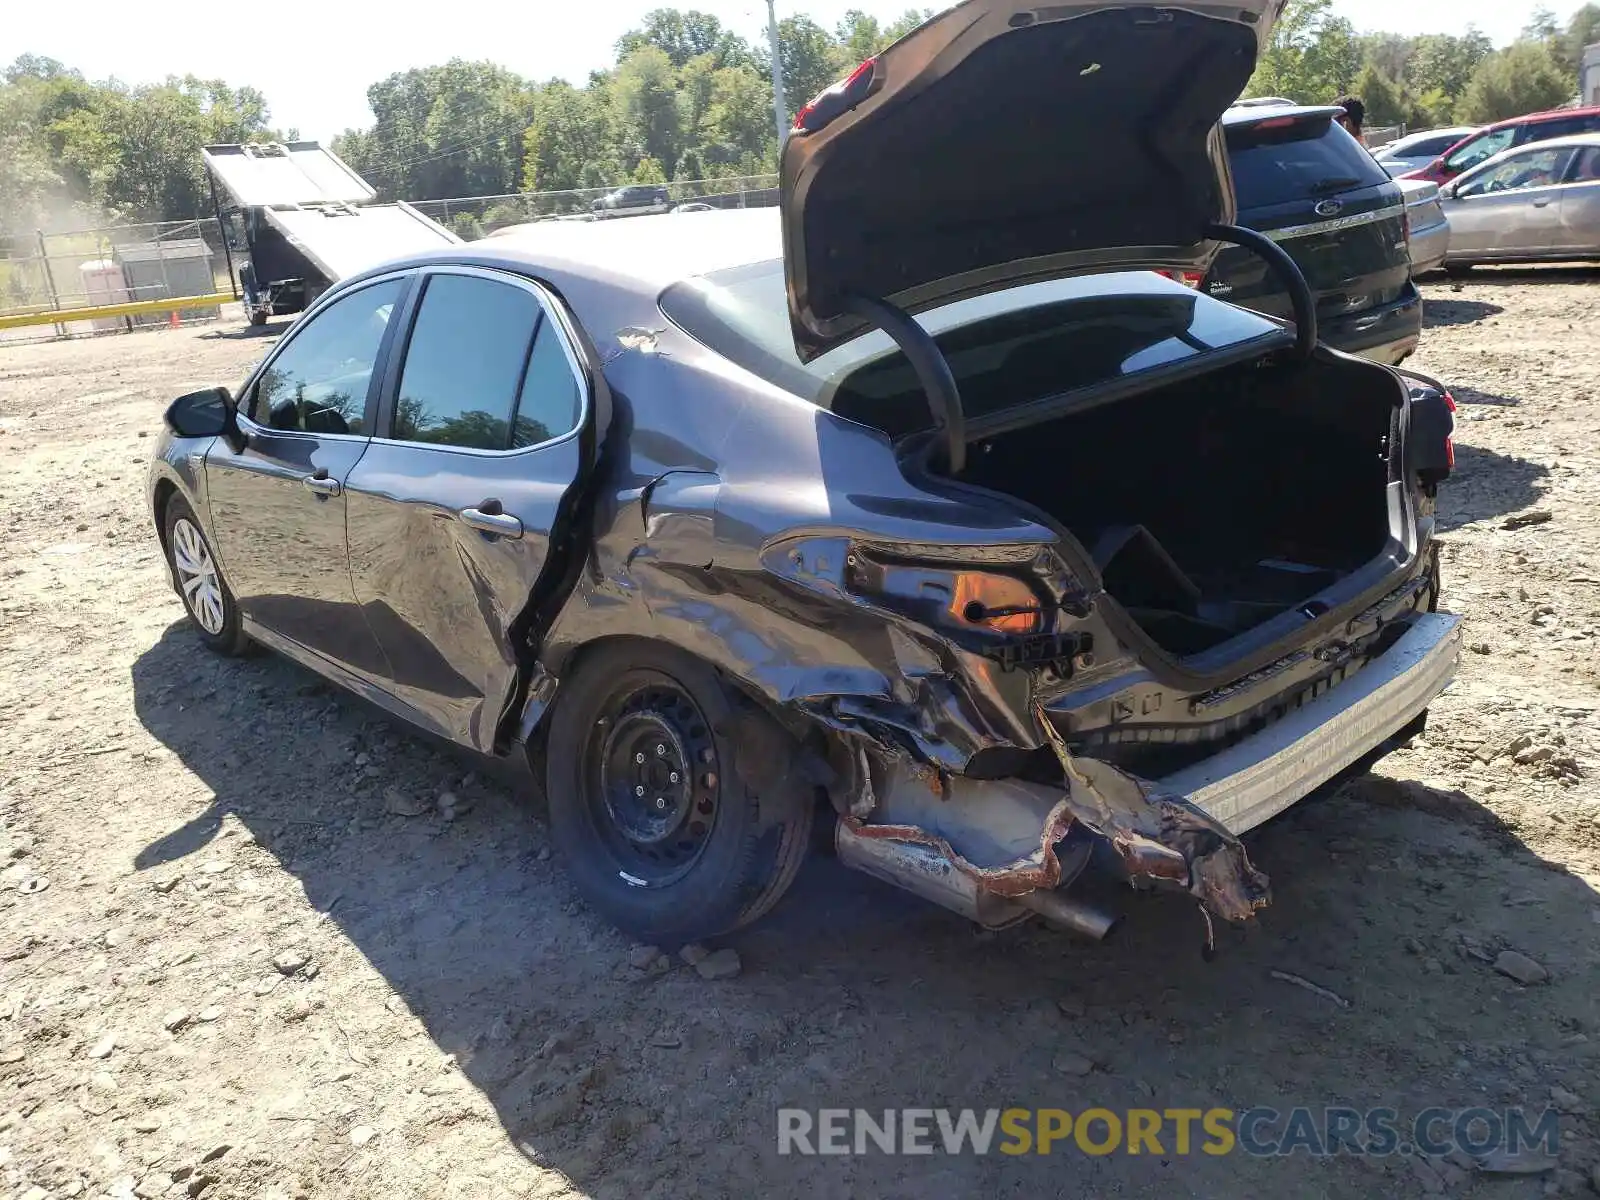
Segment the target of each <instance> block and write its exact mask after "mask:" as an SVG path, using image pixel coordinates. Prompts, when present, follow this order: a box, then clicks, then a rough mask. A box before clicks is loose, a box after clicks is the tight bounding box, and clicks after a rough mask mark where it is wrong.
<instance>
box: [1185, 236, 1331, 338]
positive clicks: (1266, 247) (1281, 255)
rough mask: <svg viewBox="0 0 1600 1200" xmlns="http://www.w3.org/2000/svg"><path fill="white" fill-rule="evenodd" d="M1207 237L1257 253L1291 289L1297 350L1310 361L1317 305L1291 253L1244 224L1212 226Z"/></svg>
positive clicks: (1314, 334) (1314, 335) (1290, 296)
mask: <svg viewBox="0 0 1600 1200" xmlns="http://www.w3.org/2000/svg"><path fill="white" fill-rule="evenodd" d="M1206 236H1207V237H1210V238H1215V239H1216V240H1217V241H1219V242H1232V243H1233V244H1234V245H1235V246H1242V247H1244V249H1246V250H1251V251H1254V252H1255V254H1256V257H1258V258H1260V259H1263V260H1264V261H1265V262H1266V264H1267V266H1268V267H1270V268H1271V270H1272V273H1273V274H1274V275H1276V276H1277V277H1278V279H1279V281H1280V282H1282V283H1283V284H1284V286H1286V287H1287V288H1288V289H1289V303H1290V304H1291V305H1293V306H1294V349H1295V353H1296V354H1297V355H1299V356H1300V357H1301V358H1310V357H1311V352H1312V351H1313V350H1315V349H1316V348H1317V302H1316V298H1315V297H1313V296H1312V294H1311V285H1310V284H1309V283H1307V282H1306V277H1305V276H1304V275H1303V274H1301V272H1300V267H1299V266H1298V265H1297V264H1296V263H1295V261H1294V259H1292V258H1290V257H1289V252H1288V251H1287V250H1285V249H1284V248H1283V247H1282V246H1280V245H1278V243H1277V242H1275V241H1273V240H1272V239H1271V238H1269V237H1267V236H1266V235H1265V234H1262V233H1258V232H1257V231H1256V230H1254V229H1245V228H1244V227H1243V226H1241V225H1210V226H1207V228H1206Z"/></svg>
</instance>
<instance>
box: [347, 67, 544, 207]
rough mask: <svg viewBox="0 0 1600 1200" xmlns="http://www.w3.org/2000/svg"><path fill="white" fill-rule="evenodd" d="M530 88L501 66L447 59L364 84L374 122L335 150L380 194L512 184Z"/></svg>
mask: <svg viewBox="0 0 1600 1200" xmlns="http://www.w3.org/2000/svg"><path fill="white" fill-rule="evenodd" d="M535 102H536V96H535V92H534V89H533V88H532V87H531V86H530V85H529V84H528V83H527V82H526V81H525V80H523V79H522V78H521V77H519V76H517V75H515V74H513V73H512V72H510V71H507V70H506V69H505V68H504V67H499V66H496V65H495V64H493V63H488V62H467V61H465V60H462V59H452V60H450V61H449V62H447V63H445V64H444V65H443V66H436V67H422V68H417V69H413V70H410V71H400V72H396V73H395V74H393V75H390V76H389V77H388V78H386V79H382V80H380V81H378V82H377V83H375V84H373V85H372V86H371V87H369V88H368V89H367V103H368V105H369V106H370V107H371V108H372V112H373V115H374V116H375V117H376V118H377V120H376V123H375V124H374V125H373V127H372V129H371V130H370V131H367V134H368V135H367V136H366V137H364V138H359V139H357V138H351V137H349V136H348V135H342V136H341V137H340V138H339V139H337V140H336V142H335V147H334V148H335V149H336V150H337V152H338V153H339V154H340V155H341V156H342V157H344V158H345V160H346V161H347V162H349V163H350V165H351V166H352V167H354V168H355V169H356V171H357V172H359V173H360V174H361V175H363V176H366V177H367V179H368V180H369V181H370V182H371V183H372V184H373V185H374V186H375V187H377V188H378V189H379V191H380V192H381V193H382V194H383V195H384V196H385V197H386V198H404V199H410V200H431V199H436V198H439V197H444V196H484V195H495V194H497V193H502V192H511V191H515V190H516V189H517V187H518V184H519V183H520V179H521V173H522V162H523V159H524V157H525V153H524V151H525V147H524V145H523V138H524V135H525V133H526V131H527V128H528V126H529V125H530V124H531V123H532V121H533V118H534V107H535Z"/></svg>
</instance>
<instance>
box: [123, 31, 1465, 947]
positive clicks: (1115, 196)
mask: <svg viewBox="0 0 1600 1200" xmlns="http://www.w3.org/2000/svg"><path fill="white" fill-rule="evenodd" d="M1277 7H1278V4H1277V2H1276V0H1240V3H1238V4H1236V5H1234V6H1232V7H1230V8H1227V9H1218V8H1205V9H1203V10H1200V9H1186V8H1151V7H1149V6H1133V5H1120V4H1115V3H1113V4H1111V5H1110V6H1107V5H1106V4H1105V3H1104V0H1094V2H1093V3H1092V4H1091V3H1089V2H1088V0H1084V2H1083V3H1072V2H1070V0H1069V2H1068V3H1065V4H1058V5H1053V6H1050V7H1044V8H1035V7H1032V6H1030V5H1029V4H1027V3H1024V2H1023V0H968V2H967V3H965V4H961V5H958V6H957V7H955V8H953V9H951V10H949V11H947V12H945V13H944V14H942V15H940V16H938V17H936V18H934V19H932V20H931V21H930V22H928V23H927V24H925V25H923V26H921V27H920V28H918V29H916V30H915V31H913V32H912V33H910V34H909V35H907V36H906V37H905V38H904V39H902V40H901V41H900V42H898V43H896V44H895V45H894V46H892V47H891V48H889V49H888V50H886V51H885V52H884V53H883V54H882V55H881V56H879V57H878V58H876V59H874V60H871V61H869V62H868V63H865V64H863V65H862V67H861V68H860V69H858V70H857V71H856V72H855V73H853V74H852V75H851V76H850V77H849V78H848V79H846V80H844V81H842V82H841V83H839V84H838V85H836V86H835V87H833V88H831V89H829V90H828V91H827V92H825V93H823V94H822V95H821V96H819V97H817V99H816V100H815V101H813V102H812V103H811V104H810V105H808V106H806V107H805V108H804V109H803V110H802V111H801V113H800V115H799V116H798V117H797V119H796V124H795V129H794V131H793V133H792V135H791V136H790V137H789V139H788V140H787V142H786V145H785V148H784V151H783V159H782V183H781V205H780V207H779V208H777V209H771V210H765V211H746V212H726V213H723V212H718V213H703V214H700V215H699V216H697V217H696V218H695V219H694V220H692V221H686V220H683V219H681V218H679V217H676V216H671V215H664V216H641V217H638V218H635V219H633V220H628V221H611V222H596V223H586V224H568V223H559V222H550V223H547V224H542V225H537V226H533V227H529V228H526V229H522V230H519V231H516V232H514V233H507V234H504V235H502V236H498V237H495V238H492V239H487V240H485V241H482V242H479V243H476V244H469V245H458V246H452V247H448V248H444V249H441V250H439V251H437V252H433V253H429V254H426V255H423V256H420V257H415V258H410V259H405V260H402V261H397V262H392V263H389V264H388V265H386V266H384V267H382V268H380V269H375V270H371V271H368V272H366V273H364V274H362V275H359V276H356V277H353V278H349V279H346V280H344V281H342V282H341V283H339V284H338V285H337V286H336V287H334V288H333V289H331V290H330V291H329V292H328V293H327V294H326V295H324V296H323V297H322V298H321V299H320V300H319V302H318V303H317V304H316V305H315V306H314V307H313V308H312V309H310V310H309V311H308V312H307V313H306V314H305V315H304V316H303V317H302V318H301V319H300V320H299V321H297V322H296V324H295V325H294V326H293V327H292V328H291V329H290V331H289V332H288V333H287V334H286V335H285V336H284V337H283V338H282V340H281V341H280V342H279V343H278V344H277V345H276V346H275V347H274V348H273V349H272V351H271V352H270V353H269V354H268V355H267V357H266V359H265V361H263V362H262V363H261V364H260V365H259V366H258V367H257V368H256V369H255V370H254V371H253V372H252V373H251V374H250V376H249V378H247V379H246V380H244V381H243V383H242V384H241V385H239V386H237V388H223V387H217V388H214V389H211V390H208V391H204V392H197V393H194V394H192V395H189V396H185V397H182V398H180V399H178V400H177V401H175V402H174V403H173V404H172V406H171V408H170V409H169V410H168V413H167V418H166V424H167V429H166V431H165V434H164V437H163V439H162V441H161V442H160V444H159V446H158V448H157V451H156V455H155V458H154V461H153V463H152V465H151V471H150V481H149V485H150V486H149V498H150V504H151V512H152V515H153V517H154V522H155V527H156V530H157V532H158V534H159V537H160V542H161V546H162V548H163V550H164V551H165V554H166V557H167V561H168V562H169V564H170V567H171V578H172V583H173V586H174V588H175V589H176V591H177V593H178V595H179V596H180V597H181V598H182V600H183V603H184V605H185V606H186V609H187V613H188V617H189V619H190V620H191V621H192V623H193V626H194V628H195V632H196V634H197V640H198V641H199V642H201V643H204V644H205V645H207V646H209V647H210V648H211V649H213V650H215V651H218V652H221V653H227V654H232V653H238V652H240V651H243V650H244V649H245V648H246V647H248V646H250V645H251V644H252V643H257V644H260V645H262V646H266V647H269V648H271V649H272V650H274V651H277V652H279V653H281V654H283V655H286V656H288V657H289V658H291V659H294V660H295V661H297V662H299V663H302V664H304V665H305V666H307V667H308V668H310V669H311V670H313V671H315V672H318V673H319V674H321V675H323V676H325V677H327V678H329V679H331V680H333V681H335V682H337V683H339V684H341V685H343V686H344V687H346V688H348V689H350V690H351V691H353V692H355V693H357V694H359V695H361V696H363V697H365V698H367V699H368V700H370V701H372V702H374V703H375V704H377V705H380V706H382V707H383V708H384V709H386V710H388V711H389V712H390V713H392V714H394V715H395V716H396V717H398V718H399V719H401V720H403V721H406V722H409V723H411V724H413V725H415V726H416V727H418V728H419V729H422V730H426V731H429V732H431V733H432V734H435V735H438V736H440V737H443V738H446V739H448V740H450V741H451V742H454V743H456V744H458V745H459V746H461V747H463V748H464V749H466V750H468V751H471V752H474V753H477V754H480V755H486V756H495V757H501V758H513V759H519V760H523V759H525V760H526V761H528V762H529V763H531V764H533V766H534V767H535V769H536V770H538V771H539V772H541V773H542V776H543V778H544V781H545V789H544V790H545V792H546V795H547V797H548V803H549V808H550V821H551V826H552V830H553V834H554V837H555V839H556V841H557V843H558V846H559V848H560V850H561V852H562V856H563V858H564V860H565V863H566V867H567V869H568V871H569V872H570V874H571V878H572V879H573V881H574V883H575V885H576V886H577V887H578V889H579V890H580V891H581V893H582V894H583V895H584V896H585V897H586V899H587V900H588V901H589V902H590V903H591V904H592V905H593V906H594V907H595V908H596V909H597V910H598V911H600V912H602V913H603V914H605V915H606V916H608V917H609V918H610V919H611V920H612V921H614V922H615V923H616V924H617V925H619V926H620V927H622V928H624V929H626V930H628V931H629V932H631V933H633V934H635V935H638V936H640V937H644V938H648V939H651V940H654V941H657V942H662V943H670V942H674V941H682V940H684V939H688V938H693V937H702V936H707V935H712V934H717V933H722V932H726V931H728V930H731V929H734V928H737V927H739V926H741V925H744V924H746V923H748V922H750V921H753V920H755V919H756V918H758V917H759V916H761V915H762V914H763V913H765V912H766V911H768V910H769V909H770V908H771V907H772V906H773V905H774V904H776V903H777V902H778V901H779V899H780V898H781V897H782V896H783V894H784V892H785V890H786V889H787V888H788V887H789V884H790V882H791V881H792V880H793V878H794V876H795V873H796V871H797V870H798V869H799V867H800V864H801V861H802V859H803V857H804V856H805V854H806V852H807V849H808V847H809V846H810V845H811V844H812V829H813V825H814V823H815V822H817V821H826V822H827V823H828V824H829V826H830V828H831V829H832V831H833V837H834V840H835V844H836V845H837V848H838V852H839V856H840V859H841V861H843V862H844V863H845V864H846V865H847V866H850V867H853V868H856V869H859V870H862V871H864V872H867V873H869V874H871V875H873V876H875V877H877V878H878V879H880V880H883V881H885V882H887V883H889V884H893V885H896V886H899V887H902V888H906V889H909V890H911V891H913V892H915V893H917V894H919V895H921V896H923V897H926V898H927V899H929V900H932V901H934V902H936V903H939V904H942V905H944V906H946V907H948V908H950V909H952V910H954V911H956V912H958V913H961V914H963V915H964V916H966V917H968V918H969V919H971V920H973V921H976V922H978V923H979V924H981V925H984V926H989V927H998V926H1002V925H1006V924H1009V923H1012V922H1015V921H1019V920H1023V919H1027V918H1030V917H1032V916H1035V915H1038V916H1043V917H1044V918H1045V919H1046V920H1048V921H1050V922H1051V923H1053V924H1055V925H1057V926H1059V927H1062V928H1065V929H1068V930H1072V931H1075V932H1077V933H1080V934H1084V935H1087V936H1090V937H1099V936H1103V935H1104V934H1105V933H1106V931H1107V930H1108V929H1109V928H1110V927H1111V925H1112V923H1113V920H1114V918H1115V915H1116V914H1115V913H1113V912H1108V911H1105V910H1103V909H1101V908H1099V907H1096V906H1093V905H1090V904H1089V903H1087V902H1086V901H1085V900H1084V899H1083V898H1082V896H1081V895H1080V893H1079V891H1078V890H1077V887H1076V885H1077V883H1078V880H1079V878H1080V876H1082V875H1083V874H1084V873H1085V872H1086V871H1090V870H1093V871H1100V870H1109V871H1111V872H1113V873H1115V874H1117V875H1119V876H1120V877H1122V878H1125V879H1127V880H1129V881H1132V882H1135V883H1138V884H1140V885H1145V884H1159V885H1162V886H1164V887H1166V888H1170V889H1173V890H1175V891H1177V892H1178V893H1180V894H1181V893H1187V894H1188V895H1189V896H1191V897H1192V898H1193V899H1194V900H1195V901H1196V902H1197V904H1198V906H1199V909H1200V911H1201V912H1202V913H1204V914H1206V918H1205V920H1204V922H1203V923H1201V924H1202V925H1203V928H1204V929H1205V930H1206V931H1209V930H1210V928H1211V925H1212V918H1213V917H1215V918H1221V919H1224V920H1231V921H1244V920H1247V919H1249V918H1250V917H1251V916H1252V915H1253V914H1254V913H1255V912H1256V911H1257V910H1259V909H1260V908H1261V907H1262V906H1263V905H1265V904H1266V903H1267V902H1268V900H1269V897H1270V889H1269V885H1268V881H1267V876H1266V874H1265V873H1264V872H1263V870H1262V869H1261V868H1260V867H1258V866H1257V865H1256V864H1254V863H1253V862H1251V860H1250V858H1249V856H1248V854H1247V853H1246V851H1245V848H1244V846H1243V845H1242V844H1241V842H1240V834H1242V833H1244V832H1245V831H1246V830H1249V829H1251V828H1253V827H1254V826H1256V825H1259V824H1260V823H1261V822H1263V821H1266V820H1268V819H1270V818H1271V817H1273V816H1274V815H1276V814H1277V813H1279V812H1281V811H1283V810H1284V809H1285V808H1287V807H1289V806H1290V805H1292V804H1294V803H1295V802H1297V801H1299V800H1300V799H1302V798H1303V797H1305V796H1306V795H1308V794H1309V793H1311V792H1312V791H1313V790H1314V789H1316V788H1318V787H1319V786H1320V785H1322V784H1324V783H1325V782H1326V781H1328V780H1329V779H1331V778H1333V777H1334V776H1335V775H1337V774H1339V773H1341V772H1345V771H1349V770H1354V769H1359V768H1360V767H1361V766H1362V765H1363V764H1364V763H1367V762H1369V761H1371V760H1372V759H1373V758H1374V757H1375V756H1377V755H1379V754H1381V753H1383V751H1384V750H1385V749H1386V748H1387V747H1389V746H1390V745H1392V744H1394V743H1395V742H1396V740H1397V739H1403V738H1405V737H1408V736H1410V735H1412V734H1414V733H1415V731H1416V730H1418V729H1419V728H1420V727H1421V723H1422V721H1423V719H1424V717H1425V714H1426V710H1427V707H1428V705H1429V703H1430V701H1431V700H1432V699H1433V698H1434V696H1435V695H1436V694H1438V692H1439V691H1440V690H1442V689H1443V688H1444V687H1445V685H1446V684H1447V683H1448V681H1449V679H1450V677H1451V675H1452V673H1453V671H1454V669H1455V664H1456V657H1457V653H1458V646H1459V634H1458V630H1457V623H1456V619H1455V618H1454V617H1452V616H1449V615H1448V614H1446V613H1444V612H1440V611H1439V610H1438V609H1439V597H1440V587H1441V584H1440V573H1439V559H1438V555H1437V552H1436V549H1435V546H1434V540H1433V534H1434V521H1435V518H1434V497H1435V494H1436V491H1437V488H1438V487H1439V486H1440V484H1441V483H1442V482H1443V481H1444V480H1445V479H1446V477H1447V476H1448V475H1449V474H1450V469H1451V461H1452V458H1451V456H1452V451H1451V442H1450V435H1451V422H1452V418H1451V415H1450V414H1451V410H1452V407H1453V405H1452V403H1451V401H1450V398H1449V395H1448V393H1447V392H1446V391H1445V390H1444V388H1443V387H1442V386H1441V385H1438V384H1436V383H1434V382H1432V381H1428V380H1425V379H1422V378H1420V377H1418V376H1414V375H1408V374H1403V373H1401V372H1399V371H1398V370H1396V369H1393V368H1390V367H1387V366H1382V365H1379V364H1376V363H1373V362H1369V361H1365V360H1361V359H1357V358H1352V357H1349V356H1347V355H1344V354H1341V353H1339V352H1336V351H1333V350H1330V349H1328V348H1326V347H1324V346H1322V345H1320V344H1319V343H1318V342H1317V338H1316V304H1315V302H1314V300H1313V298H1312V295H1311V292H1310V289H1309V288H1308V287H1307V285H1306V283H1305V281H1304V279H1303V278H1301V277H1300V275H1299V273H1298V271H1297V270H1296V268H1295V266H1294V264H1293V262H1292V261H1291V260H1290V259H1289V258H1288V256H1287V255H1286V254H1284V253H1283V251H1282V250H1281V249H1279V248H1278V247H1277V246H1276V244H1275V243H1274V242H1273V241H1272V240H1271V239H1269V238H1266V237H1264V236H1262V235H1260V234H1253V233H1252V232H1251V231H1249V230H1246V229H1240V228H1238V227H1236V226H1235V225H1233V224H1232V218H1233V215H1234V208H1235V204H1234V198H1233V193H1232V184H1231V178H1230V175H1229V172H1228V168H1227V162H1226V147H1225V144H1224V141H1223V138H1222V136H1221V134H1220V132H1219V131H1218V128H1217V121H1218V118H1219V117H1220V115H1221V114H1222V112H1223V110H1224V109H1225V108H1226V107H1227V106H1228V104H1229V102H1230V101H1231V100H1232V99H1233V98H1234V97H1235V96H1237V95H1238V94H1239V92H1240V90H1241V89H1242V88H1243V86H1244V84H1245V81H1246V80H1247V79H1248V78H1249V76H1250V73H1251V71H1252V69H1253V67H1254V64H1255V61H1256V56H1257V51H1258V49H1259V47H1260V46H1261V44H1262V39H1264V38H1266V37H1268V36H1269V34H1270V27H1271V24H1272V22H1271V17H1272V15H1273V13H1274V12H1275V10H1276V9H1277ZM1020 112H1027V113H1028V114H1029V119H1028V120H1026V121H1019V120H1017V119H1016V114H1018V113H1020ZM1041 126H1044V127H1049V128H1051V129H1052V130H1055V131H1056V132H1057V134H1058V135H1059V136H1060V137H1062V138H1064V139H1065V141H1066V144H1067V146H1068V147H1069V148H1070V147H1076V148H1077V149H1078V150H1080V151H1082V153H1078V152H1069V153H1062V154H1050V155H1041V154H1039V153H1037V150H1036V145H1035V143H1034V131H1035V130H1036V129H1037V128H1039V127H1041ZM1086 155H1093V156H1094V157H1096V158H1097V159H1099V158H1105V157H1110V158H1111V159H1113V160H1115V161H1114V162H1113V163H1112V164H1111V166H1112V169H1110V170H1103V171H1102V170H1097V171H1094V172H1091V173H1089V174H1087V175H1085V174H1083V173H1081V172H1080V171H1079V170H1078V169H1077V166H1076V164H1078V163H1079V162H1081V161H1083V159H1084V157H1085V156H1086ZM907 179H915V180H917V186H916V187H915V188H914V189H910V190H908V189H907V188H906V187H905V181H906V180H907ZM1130 185H1131V186H1130ZM1228 243H1236V244H1238V245H1241V246H1243V247H1245V248H1246V249H1248V250H1250V251H1251V252H1253V253H1256V254H1258V255H1260V256H1261V258H1262V260H1263V262H1264V263H1265V264H1266V269H1268V270H1271V271H1274V272H1277V273H1278V275H1279V278H1280V279H1281V280H1282V282H1283V286H1284V288H1285V290H1286V292H1287V293H1288V294H1289V295H1290V296H1291V297H1292V298H1293V317H1292V319H1285V320H1279V319H1274V318H1269V317H1266V316H1262V315H1260V314H1257V313H1253V312H1248V311H1246V310H1244V309H1241V308H1236V307H1234V306H1232V305H1229V304H1227V303H1225V302H1224V301H1222V300H1220V299H1218V298H1215V297H1212V296H1209V295H1206V294H1203V293H1198V292H1196V291H1194V290H1191V289H1189V288H1186V287H1184V286H1183V285H1182V284H1181V283H1179V282H1175V281H1173V280H1172V279H1170V278H1166V277H1164V276H1163V275H1161V274H1159V273H1158V272H1169V273H1172V274H1175V275H1177V276H1179V277H1180V278H1181V277H1183V276H1185V275H1186V274H1196V273H1199V274H1203V273H1204V272H1205V270H1206V269H1207V266H1208V264H1209V263H1210V260H1211V258H1212V256H1213V255H1214V254H1215V252H1216V250H1217V248H1218V247H1219V246H1221V245H1224V244H1228ZM197 652H198V649H197Z"/></svg>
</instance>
